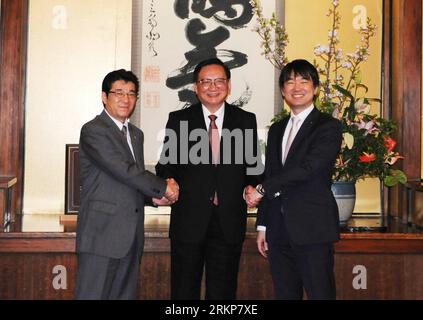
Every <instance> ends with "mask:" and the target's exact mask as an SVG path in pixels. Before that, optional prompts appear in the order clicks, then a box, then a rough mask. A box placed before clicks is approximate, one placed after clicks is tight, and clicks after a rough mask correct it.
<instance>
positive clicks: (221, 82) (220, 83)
mask: <svg viewBox="0 0 423 320" xmlns="http://www.w3.org/2000/svg"><path fill="white" fill-rule="evenodd" d="M227 82H228V79H224V78H216V79H201V80H199V81H198V83H199V84H200V86H201V88H203V89H208V88H210V86H211V85H212V84H214V86H215V87H216V88H218V89H221V88H223V87H224V86H226V83H227Z"/></svg>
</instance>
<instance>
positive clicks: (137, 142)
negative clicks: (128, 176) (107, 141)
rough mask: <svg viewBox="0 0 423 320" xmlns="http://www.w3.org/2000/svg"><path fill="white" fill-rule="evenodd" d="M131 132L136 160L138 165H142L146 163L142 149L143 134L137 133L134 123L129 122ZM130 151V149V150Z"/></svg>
mask: <svg viewBox="0 0 423 320" xmlns="http://www.w3.org/2000/svg"><path fill="white" fill-rule="evenodd" d="M128 127H129V134H130V135H131V143H132V148H133V149H134V155H135V160H136V162H137V163H138V165H140V166H142V165H143V163H144V159H142V158H143V154H142V152H143V150H142V143H143V142H142V136H141V135H137V134H135V129H134V127H133V125H132V124H130V123H129V126H128ZM129 151H130V150H129Z"/></svg>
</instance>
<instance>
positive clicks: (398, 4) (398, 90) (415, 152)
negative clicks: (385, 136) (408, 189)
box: [385, 0, 422, 222]
mask: <svg viewBox="0 0 423 320" xmlns="http://www.w3.org/2000/svg"><path fill="white" fill-rule="evenodd" d="M387 2H389V3H390V5H391V10H390V12H389V17H390V19H389V20H388V22H389V23H390V27H389V29H386V30H385V32H389V36H390V40H391V45H390V53H389V55H390V63H391V64H390V67H391V70H390V83H389V87H388V88H385V89H388V90H389V91H390V103H391V105H390V109H391V110H392V118H393V119H394V120H395V121H396V122H397V124H398V130H397V131H396V136H395V138H396V140H397V141H398V150H399V152H400V153H401V154H402V155H403V156H405V159H404V160H403V161H399V164H398V165H399V166H400V167H402V169H403V170H404V172H405V173H406V174H407V176H408V178H409V179H410V180H420V175H421V119H422V112H421V109H422V97H421V91H422V90H421V88H422V85H421V83H422V82H421V81H422V79H421V78H422V74H421V73H422V72H421V70H422V1H421V0H391V1H387ZM386 37H388V35H386ZM386 85H387V84H386V82H385V86H386ZM390 202H391V203H390V211H391V212H392V213H393V214H394V215H395V216H398V217H399V218H401V219H402V221H404V222H406V219H407V217H406V215H405V213H406V208H405V203H406V201H405V192H404V190H403V188H402V187H395V188H393V189H392V192H391V201H390Z"/></svg>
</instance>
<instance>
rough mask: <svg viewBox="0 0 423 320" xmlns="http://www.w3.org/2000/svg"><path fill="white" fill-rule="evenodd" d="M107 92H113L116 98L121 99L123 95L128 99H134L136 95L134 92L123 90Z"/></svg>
mask: <svg viewBox="0 0 423 320" xmlns="http://www.w3.org/2000/svg"><path fill="white" fill-rule="evenodd" d="M109 93H113V94H114V95H115V96H116V98H118V99H123V98H125V96H128V99H136V98H137V97H138V95H137V94H136V93H135V92H128V93H126V92H123V91H109Z"/></svg>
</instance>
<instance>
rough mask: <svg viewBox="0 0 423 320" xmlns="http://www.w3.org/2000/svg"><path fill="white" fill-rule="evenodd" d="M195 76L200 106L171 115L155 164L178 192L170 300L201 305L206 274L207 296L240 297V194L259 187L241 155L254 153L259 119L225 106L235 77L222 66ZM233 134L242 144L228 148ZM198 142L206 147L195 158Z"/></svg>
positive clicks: (205, 67) (204, 65) (211, 63)
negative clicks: (247, 149) (232, 79)
mask: <svg viewBox="0 0 423 320" xmlns="http://www.w3.org/2000/svg"><path fill="white" fill-rule="evenodd" d="M193 75H194V77H193V80H194V90H195V92H196V94H197V97H198V99H199V100H200V102H199V103H197V104H194V105H192V106H190V107H188V108H186V109H183V110H179V111H175V112H171V113H170V114H169V119H168V122H167V125H166V128H167V130H168V132H170V135H167V136H166V138H165V142H164V148H163V152H162V156H161V159H160V162H159V163H158V164H157V166H156V172H157V175H159V176H161V177H163V178H174V179H175V180H176V181H177V182H178V184H179V186H180V195H179V201H178V202H177V203H175V204H174V205H173V206H172V212H171V221H170V238H171V298H172V299H200V292H201V280H202V275H203V269H204V268H205V274H206V279H205V283H206V290H205V298H206V299H235V298H236V289H237V277H238V267H239V261H240V256H241V249H242V243H243V240H244V236H245V229H246V221H247V206H246V203H245V201H244V199H243V191H244V189H245V188H246V187H247V186H249V185H251V186H255V185H256V184H257V181H256V175H247V169H248V168H249V167H253V166H255V165H256V163H253V162H251V161H250V162H249V161H247V160H248V159H247V157H246V156H245V154H244V150H245V149H246V148H252V149H253V153H255V155H256V154H257V123H256V117H255V115H254V114H253V113H250V112H246V111H244V110H242V109H240V108H238V107H235V106H233V105H230V104H228V103H227V102H226V98H227V97H228V95H229V93H230V90H231V73H230V70H229V68H228V67H227V66H226V65H225V64H223V62H222V61H220V60H219V59H217V58H213V59H210V60H206V61H203V62H201V63H199V64H198V65H197V66H196V68H195V70H194V74H193ZM183 128H188V130H184V129H183ZM248 131H249V133H251V135H248V134H247V132H248ZM236 133H239V136H238V138H240V139H236V138H234V139H233V140H231V141H232V142H233V143H232V144H230V146H229V147H228V146H225V139H226V141H228V139H227V137H228V136H229V135H231V134H234V136H235V135H236ZM172 134H173V135H175V134H176V136H177V141H176V142H175V140H172V139H171V136H172ZM225 135H226V136H225ZM201 140H202V141H203V142H204V141H205V145H206V148H201V150H200V151H198V152H196V151H195V150H199V149H196V148H197V147H198V144H200V143H201ZM172 141H173V142H172ZM172 143H173V144H176V145H172ZM183 146H187V147H188V148H186V147H183ZM203 146H204V145H203ZM172 153H173V154H172ZM205 154H206V155H205ZM197 156H198V158H200V159H202V161H198V160H199V159H197ZM255 160H257V158H255ZM251 186H250V187H251Z"/></svg>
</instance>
